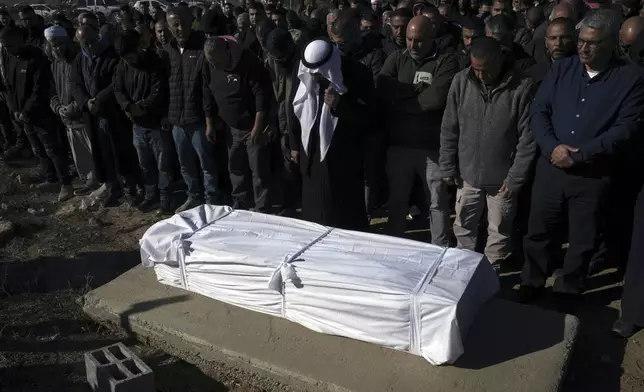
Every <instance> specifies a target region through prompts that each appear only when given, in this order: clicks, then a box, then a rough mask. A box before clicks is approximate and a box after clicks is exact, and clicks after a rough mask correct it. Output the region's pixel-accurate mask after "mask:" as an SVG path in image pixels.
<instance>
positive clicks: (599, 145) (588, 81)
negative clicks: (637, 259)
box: [520, 10, 644, 302]
mask: <svg viewBox="0 0 644 392" xmlns="http://www.w3.org/2000/svg"><path fill="white" fill-rule="evenodd" d="M618 31H619V19H618V18H617V19H616V18H615V15H614V13H613V11H610V10H598V11H594V12H592V13H590V14H589V15H587V16H586V18H584V20H583V21H582V22H581V29H580V32H579V42H578V46H577V50H578V53H579V55H578V56H573V57H570V58H566V59H563V60H560V61H558V62H556V63H554V64H553V66H552V67H551V68H550V70H549V72H548V73H547V74H546V76H545V77H544V79H543V82H542V84H541V86H540V88H539V90H538V92H537V95H536V97H535V100H534V103H533V105H532V118H531V128H532V132H533V133H534V136H535V139H536V141H537V143H538V145H539V147H540V149H541V153H542V157H541V158H539V160H538V163H537V170H536V177H535V182H534V187H533V194H532V206H531V214H530V221H529V224H528V233H527V235H526V236H525V238H524V248H525V257H526V261H525V264H524V267H523V272H522V275H521V277H522V286H521V290H520V300H522V301H524V302H528V301H531V300H534V299H536V298H537V297H538V296H539V295H540V294H541V292H542V291H543V287H544V285H545V281H546V278H547V277H548V275H547V273H548V264H549V263H548V262H549V261H550V257H549V254H548V250H549V249H550V248H551V245H552V244H553V240H554V239H555V238H554V237H555V234H556V233H557V229H558V228H560V227H561V226H560V222H562V221H563V220H564V219H567V220H568V241H569V244H570V246H569V248H568V251H567V252H566V257H565V260H564V265H563V268H561V269H560V270H558V271H556V272H555V276H556V280H555V284H554V286H553V291H555V292H558V293H566V294H580V293H581V291H582V290H583V284H584V280H585V278H586V275H587V273H588V267H589V264H590V261H591V258H592V256H593V254H594V253H595V251H596V247H597V246H596V244H597V243H598V234H599V233H600V232H601V226H600V223H601V222H602V219H603V213H604V212H605V208H604V207H605V205H606V199H607V193H608V190H609V187H610V186H611V181H612V179H613V178H612V175H611V174H612V173H614V170H613V169H614V167H615V163H616V161H617V160H618V158H619V157H620V156H623V153H624V152H625V151H626V149H628V148H630V147H631V146H630V145H629V142H630V141H631V140H632V138H633V136H634V134H635V133H636V132H638V130H639V129H638V128H639V127H640V126H641V124H640V122H641V117H642V111H643V110H644V72H642V71H641V70H640V69H639V68H637V67H635V66H633V65H629V64H628V63H627V62H625V61H624V60H622V59H620V58H618V56H617V55H616V54H615V52H616V48H617V45H618Z"/></svg>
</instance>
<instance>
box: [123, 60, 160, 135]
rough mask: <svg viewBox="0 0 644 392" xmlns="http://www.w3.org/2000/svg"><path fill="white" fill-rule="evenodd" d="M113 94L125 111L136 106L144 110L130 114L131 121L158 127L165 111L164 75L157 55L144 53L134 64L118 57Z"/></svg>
mask: <svg viewBox="0 0 644 392" xmlns="http://www.w3.org/2000/svg"><path fill="white" fill-rule="evenodd" d="M114 95H115V96H116V101H117V102H118V103H119V105H120V106H121V109H123V110H124V111H125V112H128V113H131V112H132V108H133V106H138V107H139V108H141V109H142V112H143V113H144V114H143V115H142V116H132V117H131V118H132V122H133V123H134V124H136V125H140V126H142V127H147V128H159V127H160V126H161V118H162V117H163V116H164V115H165V114H166V113H167V112H168V78H167V76H166V74H165V71H164V67H163V64H162V63H161V61H160V60H159V56H157V55H156V53H154V52H148V53H146V54H145V55H144V56H143V58H142V59H141V61H140V62H139V64H138V65H137V66H136V67H134V66H131V65H130V64H128V63H127V62H126V61H124V60H121V61H120V62H119V64H118V66H117V67H116V72H115V73H114Z"/></svg>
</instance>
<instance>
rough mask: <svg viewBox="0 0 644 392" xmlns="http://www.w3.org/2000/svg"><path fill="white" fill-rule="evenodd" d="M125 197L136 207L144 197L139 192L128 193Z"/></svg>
mask: <svg viewBox="0 0 644 392" xmlns="http://www.w3.org/2000/svg"><path fill="white" fill-rule="evenodd" d="M125 199H126V200H127V202H128V204H129V205H131V206H132V207H138V206H139V204H142V203H143V199H144V197H143V196H142V195H141V194H140V193H128V194H127V195H126V196H125Z"/></svg>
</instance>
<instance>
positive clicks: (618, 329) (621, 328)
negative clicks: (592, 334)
mask: <svg viewBox="0 0 644 392" xmlns="http://www.w3.org/2000/svg"><path fill="white" fill-rule="evenodd" d="M641 329H642V328H641V327H639V326H637V325H635V324H633V323H629V322H627V321H624V320H622V319H619V320H617V321H615V324H613V333H615V334H617V335H618V336H621V337H623V338H626V339H628V338H630V337H631V336H633V335H635V334H636V333H637V332H638V331H639V330H641Z"/></svg>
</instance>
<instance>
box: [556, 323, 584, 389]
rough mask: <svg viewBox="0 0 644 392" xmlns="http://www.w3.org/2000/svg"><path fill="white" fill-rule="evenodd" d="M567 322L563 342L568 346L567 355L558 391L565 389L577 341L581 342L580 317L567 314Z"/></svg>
mask: <svg viewBox="0 0 644 392" xmlns="http://www.w3.org/2000/svg"><path fill="white" fill-rule="evenodd" d="M565 323H566V328H564V331H565V332H566V333H565V335H564V341H563V344H565V346H566V356H565V358H564V363H563V367H562V369H561V376H560V378H559V380H558V382H557V384H558V385H559V387H558V388H557V389H556V391H557V392H561V391H563V388H564V384H565V383H566V376H567V375H568V368H569V367H570V362H571V360H572V356H573V354H574V352H575V349H576V348H577V343H578V342H579V330H580V328H581V323H580V321H579V318H578V317H577V316H574V315H572V314H566V318H565Z"/></svg>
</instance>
